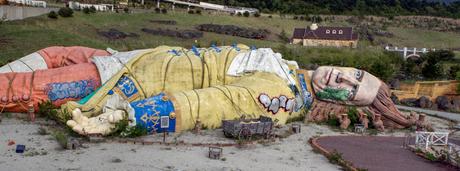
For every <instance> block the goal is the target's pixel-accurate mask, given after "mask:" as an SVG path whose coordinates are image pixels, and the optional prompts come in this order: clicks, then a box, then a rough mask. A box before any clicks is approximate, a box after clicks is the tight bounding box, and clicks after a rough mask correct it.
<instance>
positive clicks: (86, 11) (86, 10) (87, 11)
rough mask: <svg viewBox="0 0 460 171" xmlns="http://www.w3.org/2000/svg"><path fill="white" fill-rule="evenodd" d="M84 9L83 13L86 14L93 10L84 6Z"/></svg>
mask: <svg viewBox="0 0 460 171" xmlns="http://www.w3.org/2000/svg"><path fill="white" fill-rule="evenodd" d="M82 11H83V13H85V14H89V13H90V12H91V11H90V10H89V8H88V7H85V8H83V10H82Z"/></svg>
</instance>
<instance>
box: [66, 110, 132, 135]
mask: <svg viewBox="0 0 460 171" xmlns="http://www.w3.org/2000/svg"><path fill="white" fill-rule="evenodd" d="M124 117H125V112H124V111H122V110H116V111H110V112H106V113H103V114H101V115H99V116H96V117H91V118H88V117H86V116H84V115H82V113H81V111H80V109H78V108H77V109H75V110H73V111H72V120H68V121H67V125H68V126H69V127H70V128H72V130H73V131H75V132H77V133H78V134H80V135H89V134H102V135H108V134H110V133H112V131H114V128H115V124H116V123H117V122H119V121H121V120H123V118H124Z"/></svg>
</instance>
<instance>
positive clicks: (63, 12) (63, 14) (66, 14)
mask: <svg viewBox="0 0 460 171" xmlns="http://www.w3.org/2000/svg"><path fill="white" fill-rule="evenodd" d="M58 14H59V15H60V16H61V17H72V15H73V10H72V9H70V8H69V7H63V8H60V9H59V11H58Z"/></svg>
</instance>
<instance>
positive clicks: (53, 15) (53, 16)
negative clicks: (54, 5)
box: [48, 11, 58, 19]
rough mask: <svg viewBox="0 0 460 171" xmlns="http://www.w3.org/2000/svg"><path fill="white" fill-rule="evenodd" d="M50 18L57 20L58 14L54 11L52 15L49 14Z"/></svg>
mask: <svg viewBox="0 0 460 171" xmlns="http://www.w3.org/2000/svg"><path fill="white" fill-rule="evenodd" d="M48 18H52V19H57V18H58V14H57V13H56V12H54V11H51V12H50V13H48Z"/></svg>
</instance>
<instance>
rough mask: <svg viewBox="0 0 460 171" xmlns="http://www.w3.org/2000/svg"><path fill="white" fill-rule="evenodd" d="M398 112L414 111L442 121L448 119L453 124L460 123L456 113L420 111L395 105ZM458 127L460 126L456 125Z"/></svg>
mask: <svg viewBox="0 0 460 171" xmlns="http://www.w3.org/2000/svg"><path fill="white" fill-rule="evenodd" d="M396 107H397V108H398V109H399V110H408V111H415V112H421V113H426V114H427V115H431V116H436V117H440V118H444V119H448V120H451V121H455V122H460V114H458V113H451V112H443V111H436V110H429V109H422V108H416V107H408V106H400V105H396ZM457 126H460V125H457Z"/></svg>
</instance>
